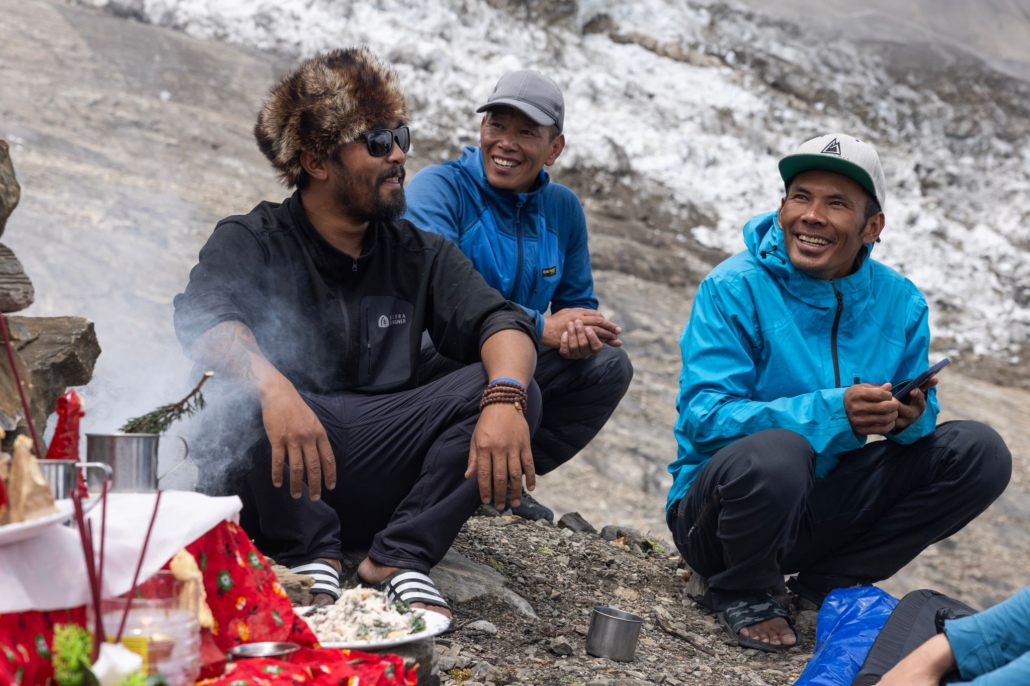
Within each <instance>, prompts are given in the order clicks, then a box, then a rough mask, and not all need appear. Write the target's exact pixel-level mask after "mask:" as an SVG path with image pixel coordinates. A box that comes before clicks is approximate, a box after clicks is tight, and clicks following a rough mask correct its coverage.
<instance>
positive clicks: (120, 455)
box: [86, 433, 161, 493]
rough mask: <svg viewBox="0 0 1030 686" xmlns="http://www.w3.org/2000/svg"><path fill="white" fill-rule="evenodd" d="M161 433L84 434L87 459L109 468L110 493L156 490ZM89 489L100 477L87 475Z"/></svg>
mask: <svg viewBox="0 0 1030 686" xmlns="http://www.w3.org/2000/svg"><path fill="white" fill-rule="evenodd" d="M160 437H161V435H160V434H122V433H116V434H86V459H87V460H89V461H90V462H102V463H104V464H106V465H109V466H110V467H111V471H112V472H113V476H112V478H111V489H110V490H111V492H112V493H147V492H151V491H156V490H157V442H158V439H159V438H160ZM86 483H87V484H88V485H89V489H90V490H91V491H92V490H94V489H99V487H100V480H99V479H98V478H95V477H94V476H93V475H91V474H87V482H86Z"/></svg>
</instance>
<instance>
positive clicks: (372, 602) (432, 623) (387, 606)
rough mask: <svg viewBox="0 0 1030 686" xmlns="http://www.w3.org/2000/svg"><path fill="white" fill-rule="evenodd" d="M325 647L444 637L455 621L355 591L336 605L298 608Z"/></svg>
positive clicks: (376, 594)
mask: <svg viewBox="0 0 1030 686" xmlns="http://www.w3.org/2000/svg"><path fill="white" fill-rule="evenodd" d="M294 609H295V610H296V611H297V614H298V615H300V616H301V617H303V618H304V621H306V622H307V623H308V626H310V627H311V630H312V631H314V632H315V636H317V637H318V642H319V643H320V644H322V647H323V648H349V649H353V650H361V649H363V648H364V649H368V648H374V649H379V648H387V647H390V646H396V645H403V644H405V643H411V642H413V641H420V640H422V639H425V638H431V637H433V636H437V635H439V634H442V633H443V632H444V631H446V630H447V628H448V627H449V626H450V625H451V620H449V619H447V618H446V617H444V616H443V615H442V614H440V613H439V612H426V611H425V610H414V609H412V608H411V607H409V606H408V605H407V604H405V603H401V602H390V601H389V600H387V598H386V594H384V593H382V592H380V591H377V590H375V589H372V588H351V589H348V590H346V591H343V592H342V593H341V594H340V599H339V600H337V601H336V602H335V603H333V604H332V605H326V606H325V607H320V608H317V609H311V608H309V607H298V608H294Z"/></svg>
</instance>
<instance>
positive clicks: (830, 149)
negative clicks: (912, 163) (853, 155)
mask: <svg viewBox="0 0 1030 686" xmlns="http://www.w3.org/2000/svg"><path fill="white" fill-rule="evenodd" d="M820 153H821V154H823V155H836V156H837V157H840V156H841V153H840V143H838V142H837V139H836V138H834V139H833V140H832V141H830V142H829V143H827V144H826V147H825V148H823V149H822V150H821V151H820Z"/></svg>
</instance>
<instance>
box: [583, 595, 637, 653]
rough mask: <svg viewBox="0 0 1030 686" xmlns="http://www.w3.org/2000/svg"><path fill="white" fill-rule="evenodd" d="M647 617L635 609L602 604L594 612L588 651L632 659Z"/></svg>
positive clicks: (588, 631)
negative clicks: (627, 610) (633, 610)
mask: <svg viewBox="0 0 1030 686" xmlns="http://www.w3.org/2000/svg"><path fill="white" fill-rule="evenodd" d="M643 622H644V618H643V617H641V616H640V615H635V614H633V613H632V612H625V611H623V610H619V609H617V608H614V607H608V606H606V605H599V606H597V607H595V608H594V610H593V612H591V613H590V628H589V629H587V645H586V651H587V653H589V654H590V655H593V656H595V657H606V658H608V659H609V660H618V661H619V662H631V661H632V660H633V656H634V655H635V654H636V652H637V639H638V638H640V626H641V624H643Z"/></svg>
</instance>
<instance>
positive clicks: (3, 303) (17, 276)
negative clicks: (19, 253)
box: [0, 190, 36, 314]
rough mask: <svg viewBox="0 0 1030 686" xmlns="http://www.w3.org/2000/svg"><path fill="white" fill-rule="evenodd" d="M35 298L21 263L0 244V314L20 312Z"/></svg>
mask: <svg viewBox="0 0 1030 686" xmlns="http://www.w3.org/2000/svg"><path fill="white" fill-rule="evenodd" d="M0 194H2V190H0ZM35 298H36V291H35V289H34V288H33V287H32V281H31V280H30V279H29V275H28V274H26V273H25V269H24V267H22V266H21V261H20V260H19V259H18V258H17V257H16V256H15V255H14V252H13V251H12V250H11V249H10V248H8V247H7V246H6V245H3V244H2V243H0V312H3V313H4V314H10V313H12V312H21V311H22V310H24V309H25V308H26V307H28V306H29V305H31V304H32V303H33V301H34V300H35Z"/></svg>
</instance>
